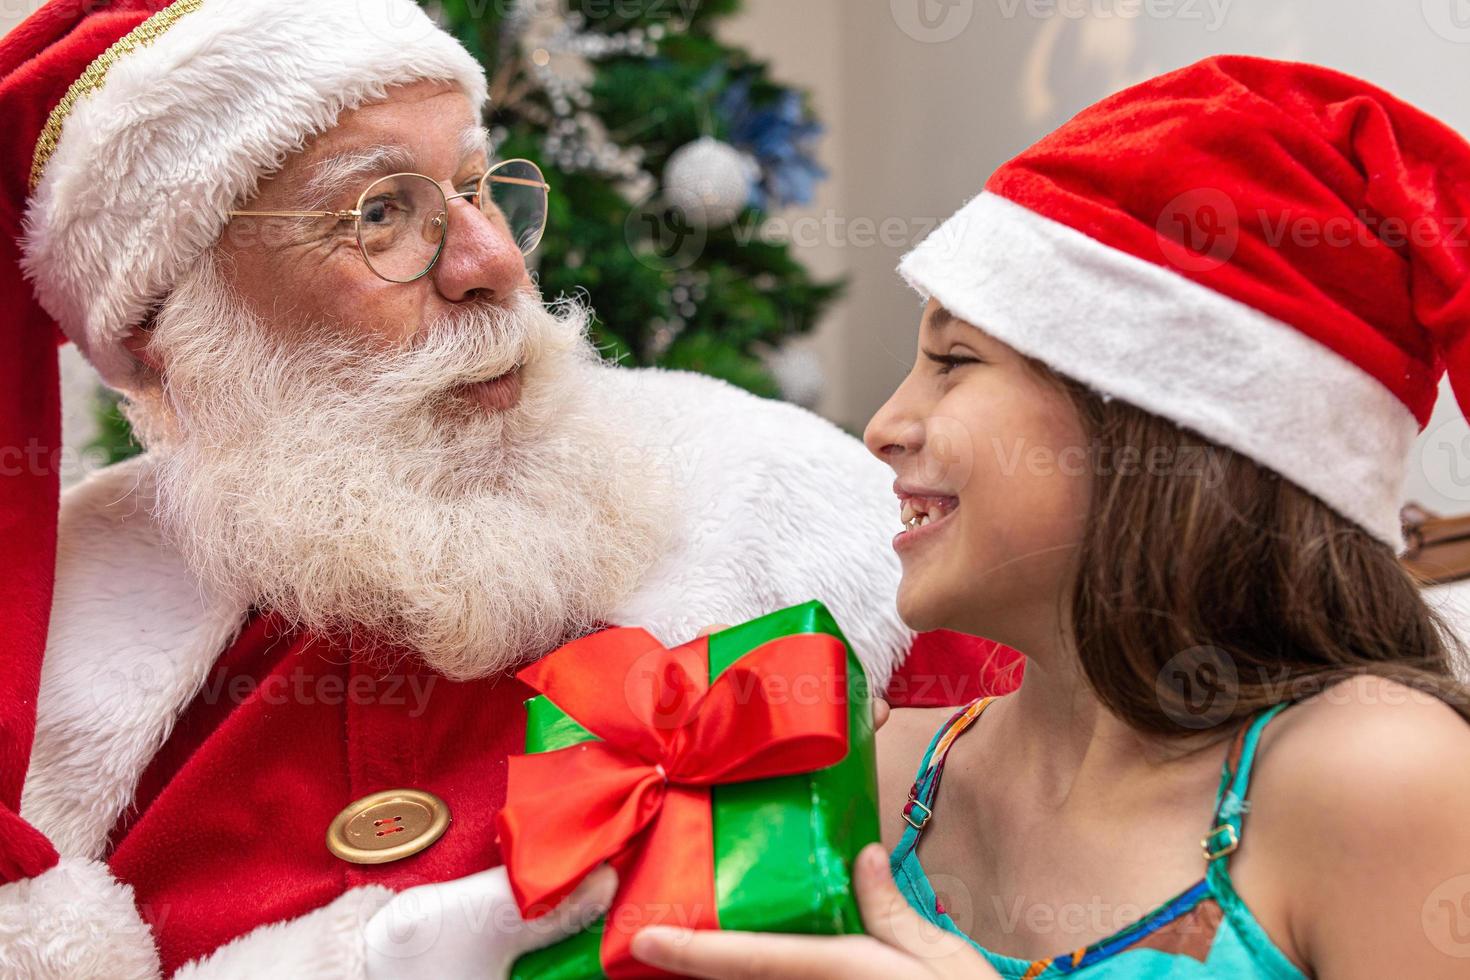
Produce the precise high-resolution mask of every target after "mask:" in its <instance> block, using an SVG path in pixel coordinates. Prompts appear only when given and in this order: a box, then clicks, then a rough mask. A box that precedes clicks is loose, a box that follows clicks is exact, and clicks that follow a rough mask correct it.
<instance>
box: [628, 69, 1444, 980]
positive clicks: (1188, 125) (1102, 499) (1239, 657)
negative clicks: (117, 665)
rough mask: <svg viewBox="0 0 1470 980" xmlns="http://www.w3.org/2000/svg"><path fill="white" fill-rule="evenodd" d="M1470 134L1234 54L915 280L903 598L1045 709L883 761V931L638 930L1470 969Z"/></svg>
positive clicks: (827, 969) (872, 970)
mask: <svg viewBox="0 0 1470 980" xmlns="http://www.w3.org/2000/svg"><path fill="white" fill-rule="evenodd" d="M1466 215H1470V146H1467V144H1466V143H1465V142H1464V141H1462V140H1461V139H1460V138H1459V137H1458V136H1456V135H1455V134H1454V133H1452V132H1451V131H1450V130H1449V129H1447V128H1446V127H1444V126H1443V125H1442V124H1440V123H1438V122H1436V121H1435V120H1433V119H1431V118H1429V117H1427V116H1425V115H1424V114H1422V113H1420V112H1418V111H1416V110H1415V109H1413V108H1411V107H1410V106H1407V105H1405V104H1404V103H1402V102H1400V101H1398V100H1397V99H1395V98H1393V97H1392V96H1390V95H1388V94H1387V93H1385V92H1382V91H1381V90H1378V89H1376V88H1373V87H1372V86H1370V85H1368V84H1366V83H1364V82H1362V81H1359V80H1357V79H1354V78H1350V77H1347V76H1344V75H1341V74H1338V73H1335V72H1330V71H1326V70H1324V69H1320V68H1316V67H1312V66H1308V65H1297V64H1285V63H1280V62H1271V61H1263V60H1259V59H1251V58H1239V57H1225V58H1213V59H1210V60H1207V61H1204V62H1202V63H1200V64H1197V65H1194V66H1191V67H1189V68H1185V69H1183V70H1180V71H1177V72H1174V73H1171V74H1169V75H1165V76H1163V77H1161V78H1157V79H1154V80H1152V81H1149V82H1146V83H1144V84H1142V85H1140V86H1137V87H1135V88H1132V89H1129V90H1127V91H1125V92H1123V93H1121V94H1119V95H1116V96H1113V97H1112V98H1109V99H1107V100H1105V101H1103V102H1101V103H1099V104H1098V105H1096V106H1094V107H1092V108H1091V109H1088V110H1086V111H1084V112H1083V113H1082V114H1080V115H1079V116H1077V117H1076V118H1075V119H1073V120H1072V121H1071V122H1069V123H1068V124H1067V125H1066V126H1064V127H1063V128H1062V129H1061V130H1059V131H1058V132H1056V133H1054V134H1052V135H1051V136H1049V137H1047V138H1046V139H1044V140H1043V141H1041V142H1040V143H1039V144H1037V145H1036V146H1035V147H1033V148H1031V149H1030V150H1028V151H1026V152H1025V153H1024V154H1022V155H1021V156H1020V157H1019V158H1017V159H1016V160H1013V161H1012V162H1011V163H1009V164H1007V165H1006V166H1004V167H1003V168H1002V169H1001V170H1000V171H998V172H997V173H996V174H995V175H994V176H993V177H992V178H991V179H990V181H989V183H988V184H987V186H986V191H985V193H983V194H981V195H980V196H978V197H976V198H975V199H974V200H972V201H971V202H970V203H969V204H968V205H966V206H965V207H964V208H963V209H962V210H961V211H960V212H959V213H958V214H957V215H955V216H954V217H953V218H951V219H950V221H949V222H947V223H946V224H945V225H944V226H943V227H941V228H940V229H939V231H937V232H936V233H935V234H934V235H932V236H930V238H929V239H928V240H926V241H925V242H924V243H923V244H922V245H921V246H920V247H919V248H918V249H916V250H915V251H914V252H913V253H912V254H910V255H909V256H908V257H907V258H905V260H904V262H903V265H902V266H901V271H902V273H903V274H904V276H905V278H906V279H907V280H908V281H909V282H910V283H911V284H912V285H913V286H914V287H915V288H917V289H918V291H919V292H920V293H921V294H922V295H923V296H924V297H925V298H926V300H927V307H926V308H925V311H924V314H923V318H922V321H921V323H920V328H919V345H918V357H917V359H916V362H915V364H914V367H913V370H912V372H911V373H910V374H909V376H908V378H907V379H906V380H905V381H904V382H903V384H902V386H901V387H900V388H899V389H898V391H897V392H896V393H895V394H894V396H893V397H892V398H891V399H890V400H889V402H888V404H887V405H885V406H884V407H883V409H882V410H881V411H880V412H879V413H878V415H877V416H876V417H875V418H874V419H873V420H872V422H871V423H870V425H869V427H868V431H867V434H866V440H867V444H868V446H869V448H870V449H871V450H872V451H873V452H874V453H876V454H877V455H879V456H880V457H881V458H883V459H885V460H886V461H888V462H889V463H890V464H891V465H892V466H893V468H894V470H895V472H896V473H897V475H898V481H897V483H896V484H895V490H896V492H897V494H898V497H899V500H900V506H901V508H902V517H903V522H904V526H905V530H904V531H903V532H902V533H901V534H899V536H898V537H897V538H896V539H895V542H894V547H895V548H896V549H897V550H898V553H899V555H900V556H901V559H902V561H903V567H904V577H903V582H902V585H901V587H900V592H899V595H898V605H899V609H900V611H901V613H902V614H903V617H904V619H905V620H906V621H907V622H908V624H909V625H910V626H912V627H913V628H915V629H919V630H927V629H933V628H939V627H947V628H950V629H956V630H962V631H965V632H969V633H974V634H979V635H984V636H987V637H989V638H992V639H995V640H999V641H1001V642H1003V643H1005V644H1008V645H1010V646H1012V647H1015V648H1017V649H1019V650H1022V651H1024V652H1025V653H1026V654H1027V661H1026V666H1025V672H1024V679H1023V680H1022V682H1021V684H1020V687H1019V689H1017V690H1016V691H1015V692H1014V693H1012V694H1009V695H1006V696H1004V697H1000V698H994V699H984V700H980V701H977V702H975V703H974V704H971V705H970V706H969V707H968V708H966V709H964V710H962V711H961V712H959V713H958V714H955V715H953V716H952V717H950V716H947V715H946V714H945V713H939V714H936V713H934V712H926V711H915V712H897V713H895V716H894V717H893V718H892V720H891V721H890V722H889V723H888V724H887V726H886V727H885V728H884V729H883V731H882V733H881V735H880V737H879V754H880V781H881V784H882V794H881V795H882V806H883V811H884V814H883V816H884V820H885V831H884V838H885V839H884V848H885V849H886V851H887V855H886V857H885V855H884V854H883V853H882V852H878V851H877V848H876V847H874V848H870V849H869V850H867V851H865V852H863V854H862V855H861V856H860V857H859V860H858V862H857V867H856V869H855V874H854V878H855V881H856V887H857V893H858V899H859V904H860V906H861V907H862V910H863V913H864V921H865V924H866V926H867V928H868V932H869V933H870V935H868V936H849V937H839V938H812V937H795V936H751V935H749V934H745V935H742V934H738V933H728V932H707V933H697V934H693V933H688V932H681V931H679V930H672V929H665V928H656V929H647V930H644V931H643V932H641V933H639V935H638V936H637V938H636V939H635V943H634V952H635V954H636V955H638V956H639V957H640V958H642V959H644V960H645V961H647V962H648V963H651V964H654V965H657V966H661V967H663V968H665V969H667V970H670V971H672V972H675V973H680V974H686V975H692V976H698V977H755V976H761V977H765V976H772V977H832V978H838V977H840V978H843V980H859V978H879V977H882V978H885V980H886V978H904V977H961V976H963V977H986V976H1001V977H1006V978H1012V980H1020V978H1026V980H1032V978H1043V977H1057V976H1073V975H1076V976H1085V977H1088V978H1096V980H1103V978H1115V977H1130V978H1132V977H1139V978H1161V977H1171V978H1174V977H1177V978H1194V977H1198V978H1257V977H1261V978H1282V980H1286V978H1300V977H1304V976H1316V977H1323V978H1333V980H1337V978H1356V977H1361V978H1365V980H1366V978H1373V980H1381V978H1388V977H1395V978H1396V977H1414V978H1418V980H1426V978H1446V980H1447V978H1450V977H1465V976H1467V975H1470V831H1467V829H1466V814H1467V813H1470V725H1467V724H1466V721H1467V717H1470V715H1467V711H1470V707H1467V706H1470V700H1467V698H1466V692H1465V690H1464V689H1463V688H1462V687H1460V686H1459V685H1458V684H1457V683H1456V681H1455V680H1454V677H1453V670H1452V662H1453V660H1454V658H1455V657H1457V656H1459V655H1460V654H1459V648H1458V646H1456V647H1455V648H1454V649H1451V648H1450V647H1449V645H1448V643H1449V641H1448V640H1447V636H1448V634H1447V632H1446V631H1445V627H1444V626H1443V624H1441V623H1440V622H1439V621H1438V620H1437V619H1436V618H1435V616H1434V615H1433V614H1432V613H1431V611H1430V610H1429V609H1428V608H1426V606H1425V604H1424V602H1423V601H1422V599H1421V596H1420V594H1419V591H1418V587H1417V585H1416V583H1415V582H1414V581H1413V580H1412V579H1411V578H1410V577H1409V575H1408V574H1407V573H1405V572H1404V571H1403V570H1402V569H1401V568H1400V566H1399V565H1398V563H1397V561H1396V557H1395V554H1396V551H1397V550H1398V549H1399V548H1400V547H1401V545H1402V539H1401V530H1400V525H1399V523H1398V520H1397V507H1398V503H1399V499H1400V490H1401V487H1402V479H1403V474H1404V469H1405V462H1406V456H1407V453H1408V450H1409V448H1410V445H1411V442H1412V440H1413V438H1414V435H1415V432H1416V431H1417V430H1418V429H1420V428H1421V427H1422V426H1423V425H1424V423H1425V422H1426V421H1427V419H1428V417H1429V411H1430V408H1431V406H1432V404H1433V401H1434V396H1435V391H1436V386H1437V382H1438V378H1439V375H1440V373H1441V371H1442V369H1443V367H1445V366H1447V367H1448V369H1449V372H1450V378H1451V381H1452V383H1453V385H1454V388H1455V392H1456V395H1457V397H1458V399H1459V401H1460V403H1461V406H1462V408H1463V407H1464V406H1465V405H1467V404H1470V339H1467V336H1470V237H1467V236H1470V232H1467V230H1466V221H1465V216H1466Z"/></svg>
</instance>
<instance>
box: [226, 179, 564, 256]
mask: <svg viewBox="0 0 1470 980" xmlns="http://www.w3.org/2000/svg"><path fill="white" fill-rule="evenodd" d="M430 187H432V188H433V192H432V194H431V193H430V191H429V188H430ZM497 190H498V191H499V195H498V196H497V193H496V192H497ZM550 191H551V185H550V184H548V183H547V182H546V178H545V176H544V175H543V174H542V173H541V168H540V167H538V166H536V164H534V163H532V162H531V161H530V160H523V159H514V160H504V161H502V162H500V163H497V164H496V165H495V166H493V167H491V168H490V169H489V170H487V171H486V172H485V173H484V175H483V176H481V177H480V179H479V182H478V183H477V184H476V186H475V189H474V190H470V191H457V192H455V193H453V194H445V193H444V188H442V187H440V186H439V182H438V181H436V180H434V178H432V177H428V176H426V175H424V174H416V173H407V172H405V173H396V174H389V175H387V176H386V177H380V178H378V179H377V180H375V181H373V182H372V183H371V184H369V185H368V186H367V188H366V189H365V190H364V191H363V192H362V194H360V195H359V196H358V198H357V206H356V207H354V208H352V209H350V210H347V211H231V212H230V216H231V217H253V218H334V219H336V220H337V221H351V222H353V224H354V226H355V230H356V232H357V247H358V251H359V252H360V253H361V254H362V258H363V261H364V262H366V263H367V267H368V268H369V269H371V270H372V272H373V274H374V275H376V276H378V277H379V278H380V279H386V280H388V281H389V282H399V283H407V282H413V281H414V280H416V279H422V278H423V277H424V276H426V275H428V274H429V271H430V270H431V269H433V268H434V265H435V263H437V262H438V261H439V256H440V255H441V254H442V253H443V251H444V242H445V240H446V239H447V237H448V236H447V234H446V232H447V225H448V222H447V221H446V218H447V216H448V212H449V202H450V201H451V200H455V199H464V200H470V199H472V198H478V201H479V208H480V211H481V213H483V214H484V215H485V216H486V217H488V218H490V219H491V220H492V221H494V222H496V223H497V224H500V225H502V226H503V227H505V228H506V230H507V231H508V232H509V233H510V235H511V237H512V238H513V239H514V241H515V243H516V246H517V247H518V248H519V249H520V250H521V254H523V255H530V254H531V252H533V251H534V250H535V249H536V246H537V245H539V244H540V243H541V236H542V234H543V233H544V232H545V230H546V209H547V199H548V197H549V194H550ZM436 202H437V205H438V206H437V207H436V206H434V205H435V203H436ZM379 208H381V210H370V209H379ZM365 216H371V217H372V218H373V220H370V221H368V222H366V223H365V222H364V218H365ZM374 254H376V255H377V257H378V258H377V262H374V259H373V257H374ZM395 266H396V267H398V268H395ZM385 269H386V270H388V271H385ZM398 269H402V271H403V272H404V274H406V273H407V272H408V271H410V270H414V269H417V271H416V272H413V274H412V275H407V277H406V278H400V276H399V275H397V274H395V273H396V272H397V271H398Z"/></svg>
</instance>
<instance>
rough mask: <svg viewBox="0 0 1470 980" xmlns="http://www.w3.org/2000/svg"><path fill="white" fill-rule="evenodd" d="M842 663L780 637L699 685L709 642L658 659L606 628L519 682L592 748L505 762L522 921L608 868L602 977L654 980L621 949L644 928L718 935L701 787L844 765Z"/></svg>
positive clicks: (826, 638)
mask: <svg viewBox="0 0 1470 980" xmlns="http://www.w3.org/2000/svg"><path fill="white" fill-rule="evenodd" d="M846 662H847V651H846V647H845V646H844V645H843V643H842V641H841V640H839V639H837V638H836V637H834V636H830V635H828V634H825V633H806V634H799V635H795V636H786V637H781V638H778V639H775V640H772V641H770V642H768V643H765V644H762V645H761V646H759V647H757V648H755V649H754V650H752V651H750V652H749V653H747V654H745V655H744V656H742V657H741V658H740V659H739V660H737V661H736V662H735V663H733V664H732V665H731V666H730V667H729V668H728V669H726V670H725V671H723V672H722V673H721V674H720V676H719V677H718V678H717V679H716V680H715V682H714V683H713V684H711V683H710V682H709V644H708V640H707V639H706V638H700V639H698V640H695V641H693V642H691V643H686V644H684V645H682V646H678V647H675V648H673V649H666V648H665V647H663V646H662V645H661V644H660V643H659V642H658V641H657V640H656V639H654V638H653V637H652V636H651V635H649V634H648V633H647V632H646V631H644V630H641V629H631V628H619V629H611V630H605V631H603V632H601V633H594V634H593V635H591V636H588V637H584V638H583V639H580V640H577V641H575V642H573V643H569V644H567V645H566V646H564V647H562V648H561V649H559V650H557V651H556V652H554V653H552V654H550V655H548V656H546V657H544V658H542V659H541V660H540V661H538V662H537V663H535V664H533V665H532V666H530V667H528V668H526V669H525V670H523V671H521V672H520V674H519V675H518V676H519V677H520V679H521V680H523V681H525V682H526V683H527V684H529V685H530V686H531V687H533V688H535V689H536V690H538V691H540V692H541V693H542V694H545V695H546V696H547V697H548V698H550V699H551V700H552V701H553V702H554V703H555V704H556V706H557V707H559V708H561V709H562V710H563V711H564V712H566V713H567V714H568V715H569V716H571V717H572V718H573V719H575V720H576V721H577V722H579V723H580V724H581V725H582V726H583V727H584V728H586V729H587V730H588V731H590V732H592V734H594V735H596V736H598V738H600V739H601V741H588V742H582V743H580V744H578V745H573V746H569V747H567V748H564V749H558V750H556V751H553V752H541V753H537V754H535V755H521V756H512V757H511V759H510V772H509V777H508V778H509V783H508V786H507V791H506V796H507V802H506V805H505V807H504V808H503V809H502V810H501V811H500V814H499V816H498V817H497V821H498V823H499V828H500V842H501V848H502V851H503V852H504V856H505V863H506V867H507V870H508V873H509V877H510V883H511V888H512V889H513V891H514V892H515V897H516V902H517V904H519V906H520V908H521V912H522V914H523V915H524V916H525V917H526V918H528V919H531V918H536V917H538V916H540V915H544V914H545V913H546V912H548V911H549V910H550V909H551V908H552V907H553V906H555V905H557V904H558V903H560V902H561V900H562V899H564V898H565V897H566V896H567V895H568V894H569V893H570V892H571V891H572V890H573V889H574V888H575V887H576V886H577V884H578V883H579V882H581V880H582V879H583V878H585V877H586V876H587V874H588V873H589V872H590V871H591V870H592V869H593V868H595V867H596V866H597V865H598V864H601V863H602V862H604V861H609V862H611V863H612V864H613V866H614V867H616V868H617V870H618V875H619V886H618V893H617V897H616V899H615V900H614V902H613V906H612V909H611V911H610V912H609V913H608V917H607V926H606V928H605V930H604V932H603V938H602V952H601V956H602V967H603V972H604V973H606V974H607V976H609V977H629V976H644V977H646V976H664V975H666V974H663V973H662V971H658V970H655V969H654V968H653V967H649V966H647V965H644V964H641V963H639V962H638V961H636V960H634V959H633V957H632V955H631V954H630V953H629V950H628V946H629V943H630V942H631V940H632V938H633V934H634V933H636V932H637V931H638V930H639V929H640V928H642V927H643V926H646V925H653V924H656V923H663V924H669V925H679V926H687V927H689V928H694V929H714V928H718V927H719V918H718V915H717V913H716V907H715V878H714V863H715V860H714V821H713V814H712V811H711V809H710V787H711V786H717V785H720V784H722V783H738V782H745V781H747V780H753V779H770V778H773V777H776V776H789V775H793V774H795V773H801V772H811V771H813V770H816V769H822V768H826V767H827V766H832V765H836V764H837V763H838V762H841V761H842V759H843V758H844V757H845V756H846V755H847V667H846ZM814 682H815V683H814Z"/></svg>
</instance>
